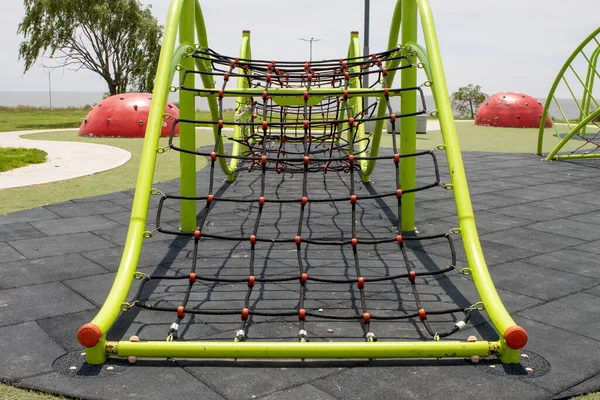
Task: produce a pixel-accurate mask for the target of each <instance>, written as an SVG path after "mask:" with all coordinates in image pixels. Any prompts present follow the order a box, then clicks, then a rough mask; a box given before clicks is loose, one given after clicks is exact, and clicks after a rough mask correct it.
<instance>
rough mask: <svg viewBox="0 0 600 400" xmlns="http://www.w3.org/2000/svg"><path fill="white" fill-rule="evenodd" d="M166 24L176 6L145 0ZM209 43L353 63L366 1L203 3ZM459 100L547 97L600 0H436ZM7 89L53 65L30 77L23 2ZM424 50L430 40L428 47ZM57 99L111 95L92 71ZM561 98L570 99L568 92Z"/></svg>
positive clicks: (57, 86)
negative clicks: (472, 87)
mask: <svg viewBox="0 0 600 400" xmlns="http://www.w3.org/2000/svg"><path fill="white" fill-rule="evenodd" d="M142 3H143V4H147V5H151V6H152V11H153V14H154V15H155V16H156V18H157V19H158V21H159V23H161V24H163V25H164V23H165V21H166V15H167V11H168V7H169V3H170V2H169V1H167V0H142ZM395 3H396V2H395V0H371V32H370V50H371V52H374V51H383V50H384V48H385V46H386V44H387V37H388V30H389V26H390V21H391V17H392V12H393V9H394V6H395ZM200 4H201V6H202V9H203V13H204V17H205V21H206V25H207V32H208V38H209V45H210V47H211V48H213V49H215V50H216V51H218V52H219V53H222V54H227V55H232V56H235V55H237V54H238V51H239V43H240V39H241V34H242V30H244V29H249V30H251V31H252V34H251V45H252V53H253V57H255V58H261V59H279V60H284V59H292V60H305V59H308V53H309V44H308V43H307V42H304V41H301V40H299V38H311V37H313V38H318V39H320V41H318V42H314V43H313V59H322V58H338V57H343V56H345V54H346V52H347V48H348V43H349V37H350V31H352V30H358V31H359V32H361V41H362V30H363V9H364V1H363V0H346V1H333V0H299V1H294V2H291V1H272V0H253V1H252V2H247V1H239V0H228V1H222V0H200ZM430 4H431V8H432V11H433V15H434V20H435V23H436V30H437V33H438V38H439V42H440V49H441V53H442V60H443V63H444V69H445V73H446V79H447V82H448V88H449V91H450V92H453V91H454V90H456V89H457V88H459V87H461V86H465V85H467V84H469V83H473V84H478V85H481V86H482V89H483V90H484V91H485V92H486V93H490V94H491V93H495V92H501V91H516V92H523V93H527V94H530V95H532V96H535V97H545V96H546V95H547V93H548V90H549V88H550V85H551V84H552V81H553V80H554V78H555V76H556V74H557V72H558V70H559V69H560V67H561V66H562V64H563V63H564V61H565V60H566V58H567V57H568V56H569V55H570V54H571V52H572V51H573V49H574V48H575V47H576V46H577V45H578V44H579V43H580V42H581V41H582V40H583V39H584V38H585V37H586V36H588V35H589V34H590V32H592V31H593V30H594V29H595V28H597V27H598V24H599V20H598V12H599V11H600V6H599V5H598V0H570V1H568V2H565V1H562V0H503V1H497V0H430ZM0 5H1V7H0V9H1V10H2V12H1V13H0V46H1V48H2V49H3V52H4V54H3V56H2V57H0V72H1V73H0V91H45V90H47V88H48V69H46V68H44V66H43V65H44V64H46V65H53V61H52V60H50V59H48V58H40V60H39V62H38V63H37V64H36V65H35V66H33V67H32V68H31V69H30V70H29V71H28V72H27V73H26V74H24V73H23V62H22V61H20V60H18V46H19V43H20V42H21V41H22V39H23V38H22V37H19V36H18V35H17V34H16V32H17V27H18V24H19V22H20V21H21V19H22V18H23V16H24V8H23V4H22V2H21V1H20V0H0ZM421 42H422V40H421ZM51 81H52V90H53V91H82V92H83V91H85V92H105V91H106V90H107V88H106V84H105V82H104V81H103V80H102V79H101V78H99V77H98V76H96V75H94V74H93V73H91V72H88V71H79V72H74V71H71V70H68V69H58V70H55V71H53V72H52V75H51ZM559 95H560V94H559Z"/></svg>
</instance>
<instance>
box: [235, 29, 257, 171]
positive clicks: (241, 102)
mask: <svg viewBox="0 0 600 400" xmlns="http://www.w3.org/2000/svg"><path fill="white" fill-rule="evenodd" d="M240 58H241V59H247V60H250V59H251V58H252V51H251V48H250V31H243V32H242V44H241V45H240ZM243 73H244V69H243V68H238V74H240V75H241V74H243ZM237 87H238V89H245V88H249V87H250V84H249V83H248V80H247V79H243V78H241V77H239V78H237ZM235 101H236V103H237V106H238V107H244V106H245V105H246V104H250V98H249V97H248V96H238V97H236V99H235ZM240 115H241V114H240ZM243 129H246V128H245V127H244V128H243ZM233 137H234V139H235V141H234V142H233V148H232V150H231V154H233V155H234V156H238V155H240V154H241V153H242V151H244V150H245V149H246V146H243V145H242V144H241V143H240V142H239V141H241V140H242V139H243V138H244V137H243V134H242V127H241V126H240V125H235V126H234V128H233ZM238 162H239V160H238V159H237V158H233V159H231V168H232V169H236V168H237V165H238Z"/></svg>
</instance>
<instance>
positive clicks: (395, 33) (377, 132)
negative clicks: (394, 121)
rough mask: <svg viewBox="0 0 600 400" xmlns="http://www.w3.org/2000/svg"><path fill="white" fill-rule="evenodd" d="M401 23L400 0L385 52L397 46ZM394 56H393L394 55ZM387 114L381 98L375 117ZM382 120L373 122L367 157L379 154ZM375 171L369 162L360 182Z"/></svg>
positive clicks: (393, 73) (391, 74)
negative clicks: (369, 149) (373, 126)
mask: <svg viewBox="0 0 600 400" xmlns="http://www.w3.org/2000/svg"><path fill="white" fill-rule="evenodd" d="M401 22H402V0H397V1H396V7H395V8H394V15H393V16H392V24H391V26H390V34H389V36H388V45H387V50H391V49H393V48H395V47H396V46H398V42H399V41H398V37H399V36H400V24H401ZM394 56H395V55H394ZM399 63H400V60H394V61H393V62H391V63H389V62H386V67H387V68H388V69H392V68H395V67H397V66H398V64H399ZM395 76H396V71H390V72H389V73H388V82H390V83H391V82H393V81H394V77H395ZM386 112H387V104H386V101H385V97H381V98H380V100H379V105H378V107H377V117H378V118H382V117H384V116H385V113H386ZM384 122H385V121H384V120H383V119H381V120H377V121H376V122H375V128H374V129H373V136H372V138H371V151H370V152H369V156H371V157H377V155H378V154H379V144H380V143H381V133H382V131H383V124H384ZM373 169H375V160H370V161H369V163H368V165H367V167H366V169H365V170H363V171H362V181H363V182H368V181H369V175H371V172H373Z"/></svg>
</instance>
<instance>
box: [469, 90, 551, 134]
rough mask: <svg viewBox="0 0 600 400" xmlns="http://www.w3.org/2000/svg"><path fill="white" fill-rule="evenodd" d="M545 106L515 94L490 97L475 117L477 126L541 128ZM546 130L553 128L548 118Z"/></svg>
mask: <svg viewBox="0 0 600 400" xmlns="http://www.w3.org/2000/svg"><path fill="white" fill-rule="evenodd" d="M543 112H544V106H543V105H542V103H540V102H539V101H538V100H537V99H535V98H533V97H531V96H529V95H526V94H523V93H514V92H502V93H495V94H493V95H491V96H490V97H488V98H487V99H486V100H485V101H484V102H483V104H481V106H479V109H478V110H477V116H476V117H475V125H488V126H498V127H506V128H539V126H540V118H541V117H542V113H543ZM544 126H545V127H546V128H550V127H551V126H552V121H551V120H550V117H549V116H547V117H546V123H545V125H544Z"/></svg>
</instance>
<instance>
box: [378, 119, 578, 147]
mask: <svg viewBox="0 0 600 400" xmlns="http://www.w3.org/2000/svg"><path fill="white" fill-rule="evenodd" d="M455 126H456V133H457V135H458V141H459V143H460V149H461V151H484V152H492V153H529V154H535V152H536V150H537V139H538V129H531V128H493V127H489V126H477V125H475V124H473V121H457V122H456V123H455ZM558 127H559V129H560V128H562V127H563V126H562V125H558ZM564 128H565V132H567V129H566V125H564ZM391 137H392V135H388V134H385V133H384V134H383V137H382V140H381V145H382V146H385V147H391V145H392V139H391ZM558 142H559V139H558V138H557V137H556V136H555V131H554V129H553V128H548V129H545V130H544V146H543V152H544V153H548V152H550V150H552V149H553V148H554V146H556V144H557V143H558ZM443 143H444V141H443V139H442V133H441V132H440V131H432V132H427V133H426V134H418V135H417V149H419V150H429V149H433V148H435V147H436V146H438V145H440V144H443ZM581 144H582V142H581V141H577V140H572V141H571V142H570V143H568V144H567V145H566V146H565V147H564V151H569V150H573V149H575V148H577V147H579V146H581Z"/></svg>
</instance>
